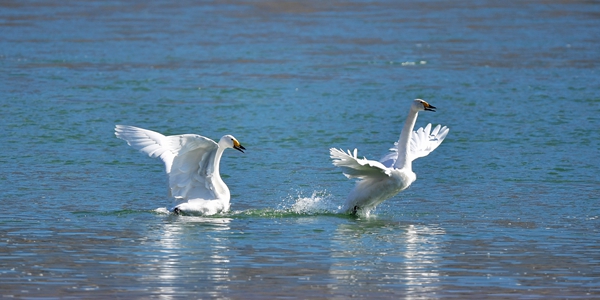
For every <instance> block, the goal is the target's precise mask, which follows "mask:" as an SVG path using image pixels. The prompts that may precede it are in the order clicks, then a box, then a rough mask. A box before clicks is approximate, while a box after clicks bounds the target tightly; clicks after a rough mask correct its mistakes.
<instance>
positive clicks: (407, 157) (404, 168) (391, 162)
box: [329, 99, 450, 217]
mask: <svg viewBox="0 0 600 300" xmlns="http://www.w3.org/2000/svg"><path fill="white" fill-rule="evenodd" d="M435 109H436V108H435V106H433V105H431V104H429V103H427V102H425V101H424V100H421V99H415V100H414V101H413V102H412V105H411V106H410V110H409V112H408V116H407V117H406V122H405V123H404V127H403V128H402V133H400V139H399V140H398V142H396V143H394V147H392V148H391V149H390V151H391V152H390V153H389V154H387V155H386V156H384V157H383V158H382V159H381V160H380V161H374V160H369V159H366V158H364V157H363V158H358V155H357V150H356V149H354V152H350V150H348V152H347V153H346V152H344V151H343V150H341V149H336V148H331V149H329V153H330V156H331V159H332V160H333V165H334V166H336V167H339V168H341V169H342V172H343V173H344V175H346V177H348V178H351V179H352V178H356V179H358V182H357V183H356V186H355V187H354V189H353V190H352V191H351V192H350V194H349V195H348V197H347V198H346V203H345V204H344V206H343V208H342V209H343V210H344V211H345V212H347V213H351V214H354V215H358V214H360V215H363V216H366V217H368V216H369V214H370V212H371V210H373V209H374V208H375V207H376V206H377V205H378V204H380V203H381V202H383V201H385V200H386V199H389V198H391V197H393V196H395V195H396V194H398V193H399V192H401V191H403V190H405V189H406V188H408V187H409V186H410V185H411V184H412V183H413V182H414V181H415V180H416V179H417V175H416V174H415V173H414V172H413V171H412V161H413V160H415V159H417V158H419V157H423V156H426V155H428V154H429V153H431V151H433V150H435V148H437V147H438V146H439V145H440V144H441V143H442V141H443V140H444V138H446V135H448V132H449V131H450V129H449V128H448V127H446V126H444V127H441V125H437V126H436V127H435V128H434V129H433V131H432V130H431V124H428V125H427V126H426V127H425V128H419V129H418V130H417V131H414V132H413V128H414V127H415V122H416V121H417V115H418V114H419V112H420V111H433V112H435Z"/></svg>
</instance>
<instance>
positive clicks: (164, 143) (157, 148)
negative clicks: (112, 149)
mask: <svg viewBox="0 0 600 300" xmlns="http://www.w3.org/2000/svg"><path fill="white" fill-rule="evenodd" d="M115 135H116V136H117V137H118V138H120V139H122V140H124V141H126V142H127V144H128V145H129V146H131V147H133V148H134V149H136V150H139V151H140V152H142V153H145V154H147V155H148V156H150V157H160V159H161V160H162V161H163V162H164V163H165V168H166V171H167V173H169V172H171V164H172V163H173V158H175V155H176V154H177V152H176V151H173V149H171V147H170V141H169V139H168V138H167V137H166V136H164V135H162V134H160V133H158V132H155V131H152V130H146V129H142V128H138V127H134V126H127V125H116V126H115Z"/></svg>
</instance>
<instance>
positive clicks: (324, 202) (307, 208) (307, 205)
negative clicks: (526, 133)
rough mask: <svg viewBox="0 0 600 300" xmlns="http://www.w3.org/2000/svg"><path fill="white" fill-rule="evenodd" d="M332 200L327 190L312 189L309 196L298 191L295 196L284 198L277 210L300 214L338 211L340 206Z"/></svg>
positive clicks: (335, 212) (333, 212)
mask: <svg viewBox="0 0 600 300" xmlns="http://www.w3.org/2000/svg"><path fill="white" fill-rule="evenodd" d="M332 200H333V196H332V195H331V194H329V192H327V191H313V192H312V195H311V196H309V197H305V196H304V195H303V193H302V192H298V194H297V195H296V196H290V197H288V198H286V199H284V200H283V202H282V203H281V204H280V205H279V207H278V210H282V211H287V212H291V213H295V214H301V215H314V214H337V213H340V211H341V207H340V206H338V205H336V203H335V202H334V201H332Z"/></svg>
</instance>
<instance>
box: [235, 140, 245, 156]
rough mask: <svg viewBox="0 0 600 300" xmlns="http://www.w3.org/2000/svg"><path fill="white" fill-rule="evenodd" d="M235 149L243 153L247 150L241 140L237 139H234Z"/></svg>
mask: <svg viewBox="0 0 600 300" xmlns="http://www.w3.org/2000/svg"><path fill="white" fill-rule="evenodd" d="M233 149H235V150H237V151H240V152H242V153H244V150H246V148H244V146H242V144H240V142H238V141H237V140H233Z"/></svg>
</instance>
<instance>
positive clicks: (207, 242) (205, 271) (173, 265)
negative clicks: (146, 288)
mask: <svg viewBox="0 0 600 300" xmlns="http://www.w3.org/2000/svg"><path fill="white" fill-rule="evenodd" d="M231 220H232V219H230V218H212V217H208V218H206V217H190V216H178V217H171V216H169V217H168V218H167V219H165V223H164V224H163V225H162V228H160V230H158V231H156V232H157V233H158V235H157V236H154V237H153V238H154V240H155V241H156V245H155V247H156V248H157V249H158V250H159V253H160V257H156V258H155V259H154V260H153V262H152V265H154V270H152V271H151V272H149V273H150V274H155V275H154V276H151V277H153V278H151V279H152V280H155V281H156V283H155V286H156V289H157V291H156V292H157V294H159V295H160V298H161V299H172V298H176V297H179V296H181V293H183V292H184V291H187V292H189V290H190V287H195V288H198V289H199V290H201V292H202V294H203V295H206V296H210V297H217V298H224V296H223V294H222V293H223V292H224V291H226V290H227V289H228V288H229V278H230V270H229V268H228V267H227V266H228V265H229V257H228V251H229V248H230V247H229V241H228V239H227V238H225V237H224V233H225V232H224V231H229V229H230V223H231ZM207 282H210V284H208V285H207V284H206V283H207Z"/></svg>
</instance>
